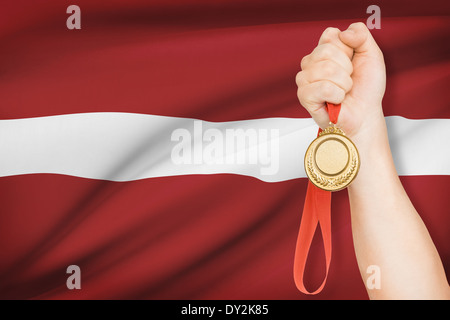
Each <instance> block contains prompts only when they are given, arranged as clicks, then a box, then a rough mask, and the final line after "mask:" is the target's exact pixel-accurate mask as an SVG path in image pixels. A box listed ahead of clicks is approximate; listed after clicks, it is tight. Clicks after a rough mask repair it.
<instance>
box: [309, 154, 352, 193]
mask: <svg viewBox="0 0 450 320" xmlns="http://www.w3.org/2000/svg"><path fill="white" fill-rule="evenodd" d="M357 157H358V156H357V155H356V152H355V150H352V162H351V165H350V168H349V169H348V170H347V171H346V172H344V173H343V174H341V175H339V176H337V177H324V176H322V175H321V174H320V173H319V172H317V170H316V168H315V166H314V165H313V152H310V153H309V157H308V161H307V165H308V171H309V174H310V178H312V179H313V180H314V182H316V184H318V185H319V186H322V187H333V188H342V187H345V186H346V185H347V183H349V182H350V179H351V177H352V175H353V173H354V172H355V170H356V168H357V165H358V162H357Z"/></svg>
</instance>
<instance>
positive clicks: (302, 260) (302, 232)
mask: <svg viewBox="0 0 450 320" xmlns="http://www.w3.org/2000/svg"><path fill="white" fill-rule="evenodd" d="M340 110H341V105H340V104H339V105H334V104H331V103H328V102H327V111H328V115H329V117H330V121H331V122H332V123H334V124H336V123H337V119H338V116H339V112H340ZM321 131H322V130H321V129H319V133H320V132H321ZM318 226H320V231H321V234H322V240H323V246H324V252H325V264H326V269H325V277H324V280H323V282H322V284H321V285H320V286H319V288H318V289H316V290H315V291H313V292H310V291H308V290H307V289H306V288H305V285H304V282H303V276H304V273H305V266H306V261H307V258H308V253H309V249H310V247H311V243H312V240H313V237H314V233H315V231H316V229H317V227H318ZM331 251H332V245H331V192H330V191H325V190H322V189H320V188H318V187H316V186H315V185H314V184H313V183H312V182H311V181H308V189H307V191H306V197H305V204H304V207H303V214H302V219H301V222H300V229H299V232H298V237H297V244H296V249H295V256H294V281H295V285H296V286H297V289H298V290H299V291H301V292H303V293H305V294H317V293H320V292H321V291H322V289H323V288H324V286H325V283H326V280H327V277H328V271H329V268H330V263H331Z"/></svg>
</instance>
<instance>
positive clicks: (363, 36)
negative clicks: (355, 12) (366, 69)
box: [339, 22, 382, 56]
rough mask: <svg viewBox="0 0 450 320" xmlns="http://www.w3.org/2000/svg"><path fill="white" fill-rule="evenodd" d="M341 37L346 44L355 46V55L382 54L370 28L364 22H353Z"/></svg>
mask: <svg viewBox="0 0 450 320" xmlns="http://www.w3.org/2000/svg"><path fill="white" fill-rule="evenodd" d="M339 38H340V39H341V41H342V42H343V43H344V44H346V45H347V46H349V47H351V48H353V50H354V52H355V55H359V54H361V55H369V56H372V55H373V56H379V55H382V53H381V50H380V48H379V47H378V45H377V43H376V42H375V40H374V39H373V37H372V34H371V33H370V31H369V29H367V26H366V25H365V24H364V23H362V22H356V23H352V24H351V25H350V26H349V27H348V28H347V30H344V31H342V32H341V33H340V34H339Z"/></svg>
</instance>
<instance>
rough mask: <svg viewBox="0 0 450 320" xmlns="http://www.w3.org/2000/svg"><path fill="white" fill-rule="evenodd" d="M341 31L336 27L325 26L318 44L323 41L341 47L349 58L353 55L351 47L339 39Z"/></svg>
mask: <svg viewBox="0 0 450 320" xmlns="http://www.w3.org/2000/svg"><path fill="white" fill-rule="evenodd" d="M340 34H341V31H340V30H339V29H338V28H332V27H329V28H326V29H325V31H324V32H323V33H322V35H321V36H320V39H319V45H321V44H325V43H332V44H334V45H335V46H336V47H338V48H339V49H341V50H342V51H343V52H344V53H345V54H346V55H347V57H348V58H349V59H352V57H353V47H350V46H348V45H347V44H346V43H344V42H343V41H342V40H341V39H340V36H339V35H340Z"/></svg>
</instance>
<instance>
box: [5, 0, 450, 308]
mask: <svg viewBox="0 0 450 320" xmlns="http://www.w3.org/2000/svg"><path fill="white" fill-rule="evenodd" d="M75 2H76V3H72V2H68V1H35V2H31V1H22V0H15V1H5V2H4V3H2V6H1V12H0V119H1V120H0V298H2V299H366V298H367V293H366V290H365V284H364V283H363V281H362V278H361V274H360V272H359V270H358V267H357V262H356V257H355V253H354V249H353V242H352V233H351V227H350V211H349V205H348V197H347V191H345V190H344V191H339V192H337V193H335V194H333V200H332V237H333V260H332V262H331V268H330V273H329V276H328V281H327V284H326V286H325V288H324V290H323V291H322V292H321V293H320V294H318V295H315V296H308V295H304V294H302V293H300V292H299V291H298V290H297V289H296V287H295V284H294V281H293V276H292V268H293V259H294V251H295V244H296V238H297V233H298V228H299V225H300V220H301V214H302V213H301V212H302V208H303V203H304V199H305V194H306V186H307V179H306V178H305V171H304V168H303V156H304V153H305V150H306V147H307V145H308V144H309V143H310V142H311V141H312V140H313V138H314V137H315V135H316V133H317V126H316V125H315V124H314V122H313V121H312V120H311V119H310V116H309V114H307V112H306V111H305V110H304V109H303V108H302V107H301V106H300V104H299V102H298V100H297V96H296V84H295V75H296V73H297V72H298V71H299V70H300V60H301V58H302V57H303V56H304V55H306V54H308V53H310V52H311V50H312V49H313V48H314V47H315V46H316V44H317V41H318V39H319V36H320V34H321V33H322V31H323V30H324V29H325V28H326V27H329V26H334V27H338V28H340V29H341V30H342V29H345V28H346V27H347V26H348V25H349V24H350V23H352V22H356V21H363V22H366V20H367V19H368V17H369V16H370V13H367V8H368V7H369V6H370V5H371V4H373V3H371V2H368V1H353V0H345V1H331V0H316V1H311V0H308V1H303V0H302V1H300V0H281V1H268V0H258V1H244V0H227V1H210V0H189V1H187V0H186V1H162V0H154V1H143V0H142V1H141V0H131V1H119V0H112V1H88V0H77V1H75ZM73 4H76V6H77V7H78V8H79V9H80V10H79V11H77V10H74V11H70V10H67V9H68V8H69V7H70V6H71V5H73ZM376 5H378V7H379V8H380V10H381V20H380V21H381V25H380V27H381V28H380V29H373V30H372V34H373V35H374V37H375V39H376V40H377V42H378V44H379V46H380V47H381V49H382V51H383V53H384V56H385V60H386V65H387V73H388V78H387V90H386V95H385V97H384V100H383V108H384V113H385V116H386V122H387V125H388V130H389V139H390V144H391V148H392V151H393V155H394V158H395V165H396V168H397V171H398V174H399V175H400V176H401V181H402V182H403V185H404V187H405V189H406V191H407V192H408V194H409V196H410V198H411V200H412V202H413V204H414V206H415V207H416V209H417V210H418V212H419V213H420V215H421V217H422V219H423V220H424V222H425V224H426V226H427V228H428V231H429V232H430V234H431V237H432V239H433V241H434V243H435V245H436V247H437V250H438V252H439V254H440V256H441V259H442V261H443V264H444V267H445V269H446V271H447V273H448V272H449V271H450V241H449V240H450V239H449V231H450V229H449V226H450V215H449V212H450V192H449V190H450V187H449V186H450V176H449V175H450V104H449V101H450V91H449V80H450V60H449V58H450V51H449V48H450V47H449V44H448V40H449V38H450V20H449V13H450V5H449V2H448V1H437V0H436V1H433V0H432V1H427V2H423V1H418V0H417V1H416V0H414V1H413V0H410V1H396V2H393V1H378V2H377V3H376ZM77 12H78V14H79V18H80V19H79V21H71V20H73V19H75V18H76V17H72V15H73V14H77ZM72 18H73V19H72ZM70 23H74V24H73V25H72V26H71V25H70ZM77 23H78V24H79V25H78V26H77ZM77 27H79V28H77ZM73 265H75V266H78V267H79V269H80V270H81V289H73V290H71V289H69V288H68V285H67V279H68V277H69V276H70V274H68V273H67V270H68V267H69V266H73ZM324 270H325V262H324V257H323V244H322V241H321V238H320V236H319V235H317V237H316V238H315V239H314V242H313V244H312V248H311V254H310V256H309V259H308V263H307V266H306V277H305V285H306V286H307V287H311V288H315V287H317V286H318V285H319V284H320V283H321V281H322V279H323V276H324Z"/></svg>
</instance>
